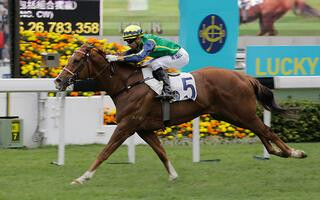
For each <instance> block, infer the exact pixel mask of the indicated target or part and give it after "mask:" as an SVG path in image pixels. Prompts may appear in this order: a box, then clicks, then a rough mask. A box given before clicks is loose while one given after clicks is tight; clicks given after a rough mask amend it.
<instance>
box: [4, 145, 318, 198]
mask: <svg viewBox="0 0 320 200" xmlns="http://www.w3.org/2000/svg"><path fill="white" fill-rule="evenodd" d="M291 145H292V146H293V147H295V148H299V149H303V150H305V151H306V152H307V153H308V155H309V157H308V158H306V159H304V160H299V159H283V158H278V157H274V156H273V157H271V160H269V161H258V160H255V159H253V158H252V156H253V155H256V154H261V153H262V146H261V145H260V144H251V145H250V144H228V145H227V144H225V145H202V147H201V159H204V160H210V159H217V158H218V159H221V162H218V163H216V162H201V163H192V161H191V150H192V148H191V146H169V145H166V146H165V148H166V150H167V152H168V154H169V157H170V159H171V161H172V163H173V165H174V166H175V168H176V170H177V172H178V173H179V175H180V177H179V180H178V181H176V182H174V183H172V182H168V180H167V178H168V176H167V174H166V172H165V170H164V167H163V166H162V164H161V163H160V160H159V159H158V158H157V157H156V155H155V154H154V153H153V152H152V150H151V149H150V148H149V147H147V146H144V145H141V146H138V147H137V149H136V156H137V157H136V160H137V162H136V164H110V162H112V163H121V162H125V161H127V148H126V147H121V148H120V149H119V150H118V151H117V152H116V153H115V154H114V155H113V156H111V158H110V160H108V161H107V162H109V164H107V163H104V164H103V165H102V166H101V167H100V168H99V170H98V171H97V173H96V174H95V177H94V179H92V180H91V181H89V182H88V183H86V184H84V185H81V186H72V185H69V183H70V181H71V180H72V179H73V178H76V177H78V176H79V175H81V174H82V173H83V172H84V171H85V170H86V169H87V167H88V166H89V165H90V163H91V162H92V160H93V159H94V158H95V156H96V155H97V153H98V151H100V150H101V148H102V147H103V146H102V145H88V146H67V148H66V164H65V166H63V167H58V166H54V165H51V164H49V163H50V162H51V161H53V160H55V159H56V155H57V150H56V147H46V148H40V149H25V150H17V149H10V150H4V149H1V150H0V160H1V164H0V199H1V200H15V199H17V200H22V199H23V200H29V199H30V200H38V199H39V200H42V199H44V200H46V199H50V200H53V199H57V200H66V199H77V200H81V199H85V200H89V199H90V200H94V199H104V200H105V199H112V200H114V199H121V200H124V199H148V200H149V199H152V200H157V199H163V200H169V199H177V200H180V199H183V200H185V199H205V200H208V199H219V200H224V199H230V200H237V199H244V200H250V199H253V200H263V199H265V200H302V199H308V200H317V199H319V196H320V182H319V179H320V170H319V163H320V156H319V149H320V143H313V144H291Z"/></svg>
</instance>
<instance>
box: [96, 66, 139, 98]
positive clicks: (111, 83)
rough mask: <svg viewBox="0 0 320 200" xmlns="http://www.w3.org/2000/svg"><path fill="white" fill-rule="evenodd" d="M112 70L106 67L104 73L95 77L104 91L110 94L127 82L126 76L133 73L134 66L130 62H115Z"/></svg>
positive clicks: (115, 92) (128, 76) (112, 94)
mask: <svg viewBox="0 0 320 200" xmlns="http://www.w3.org/2000/svg"><path fill="white" fill-rule="evenodd" d="M113 69H114V72H112V70H111V69H108V70H107V71H106V72H105V73H103V74H101V75H100V76H98V77H97V79H98V81H99V82H100V84H101V86H102V88H101V89H103V90H104V91H106V92H107V93H108V94H109V95H110V96H114V95H116V94H117V93H118V92H119V91H120V90H122V89H123V88H124V87H126V86H127V84H128V78H131V76H132V75H133V74H134V73H135V71H136V70H137V68H136V67H134V66H131V65H130V64H126V63H121V62H117V63H115V65H114V67H113Z"/></svg>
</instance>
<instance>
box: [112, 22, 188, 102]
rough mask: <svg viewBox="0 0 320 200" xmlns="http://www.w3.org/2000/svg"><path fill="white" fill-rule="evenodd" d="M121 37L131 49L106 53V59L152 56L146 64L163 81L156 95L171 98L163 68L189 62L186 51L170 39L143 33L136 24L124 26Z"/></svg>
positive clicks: (127, 60) (128, 59)
mask: <svg viewBox="0 0 320 200" xmlns="http://www.w3.org/2000/svg"><path fill="white" fill-rule="evenodd" d="M122 37H123V40H124V41H126V42H127V44H128V46H129V47H130V48H131V49H129V50H128V51H126V52H124V53H122V54H120V55H106V59H107V60H108V61H109V62H114V61H125V62H136V63H138V62H140V61H142V60H143V59H144V58H146V57H147V56H150V57H152V58H153V59H152V60H150V61H148V66H150V67H151V68H152V70H153V74H154V76H155V78H156V79H158V80H159V81H162V82H163V90H162V94H161V95H159V96H158V97H160V98H165V99H169V100H171V99H172V98H173V92H172V90H171V87H170V81H169V76H168V74H167V72H166V71H165V69H167V68H169V67H176V68H181V67H183V66H185V65H187V64H188V63H189V54H188V53H187V51H186V50H184V49H183V48H181V47H180V46H179V45H178V44H176V43H174V42H172V41H170V40H167V39H164V38H160V37H158V36H156V35H152V34H144V33H143V31H142V29H141V28H140V27H139V26H137V25H130V26H128V27H126V28H125V29H124V31H123V35H122Z"/></svg>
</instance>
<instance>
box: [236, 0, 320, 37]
mask: <svg viewBox="0 0 320 200" xmlns="http://www.w3.org/2000/svg"><path fill="white" fill-rule="evenodd" d="M289 10H293V11H294V13H295V14H297V15H303V16H313V17H320V12H319V11H318V10H316V9H314V8H312V7H311V6H309V5H308V4H307V3H306V2H305V0H264V1H263V3H261V4H258V5H255V6H253V7H251V8H249V9H248V10H242V9H240V23H248V22H252V21H255V20H256V19H259V24H260V32H259V33H258V35H259V36H262V35H266V34H268V35H277V31H276V30H275V28H274V23H275V22H276V21H277V20H278V19H280V18H281V17H282V16H283V15H285V14H286V13H287V12H288V11H289Z"/></svg>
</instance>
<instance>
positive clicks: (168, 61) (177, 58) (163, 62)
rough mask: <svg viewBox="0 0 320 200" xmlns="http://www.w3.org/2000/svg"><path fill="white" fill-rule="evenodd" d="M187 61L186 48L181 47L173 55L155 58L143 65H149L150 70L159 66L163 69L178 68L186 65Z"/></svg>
mask: <svg viewBox="0 0 320 200" xmlns="http://www.w3.org/2000/svg"><path fill="white" fill-rule="evenodd" d="M188 63H189V54H188V52H187V51H186V50H184V49H183V48H181V49H180V50H179V51H178V52H177V53H176V54H175V55H172V56H163V57H160V58H155V59H152V60H150V61H148V62H147V63H145V65H149V66H151V68H152V70H153V71H154V70H157V69H159V68H160V67H161V68H163V69H168V68H170V67H172V68H176V69H180V68H182V67H184V66H186V65H187V64H188Z"/></svg>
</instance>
